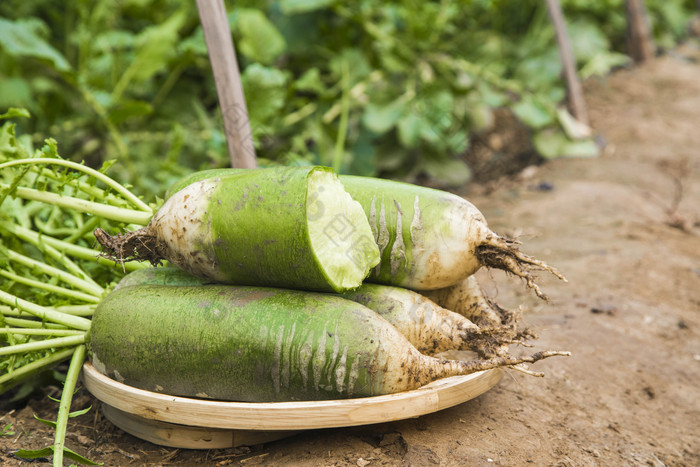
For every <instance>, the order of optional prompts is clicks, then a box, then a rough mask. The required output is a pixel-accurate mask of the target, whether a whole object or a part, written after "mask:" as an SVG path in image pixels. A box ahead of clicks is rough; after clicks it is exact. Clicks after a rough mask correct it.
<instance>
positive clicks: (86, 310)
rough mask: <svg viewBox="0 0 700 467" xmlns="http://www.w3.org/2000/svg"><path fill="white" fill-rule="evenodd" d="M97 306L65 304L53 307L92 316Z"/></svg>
mask: <svg viewBox="0 0 700 467" xmlns="http://www.w3.org/2000/svg"><path fill="white" fill-rule="evenodd" d="M95 306H96V305H64V306H57V307H53V309H54V310H56V311H60V312H61V313H67V314H69V315H74V316H92V314H93V313H94V312H95Z"/></svg>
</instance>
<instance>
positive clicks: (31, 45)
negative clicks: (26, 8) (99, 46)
mask: <svg viewBox="0 0 700 467" xmlns="http://www.w3.org/2000/svg"><path fill="white" fill-rule="evenodd" d="M42 26H43V23H42V22H41V21H39V20H38V19H36V18H30V19H26V20H25V19H20V20H17V21H10V20H7V19H4V18H0V46H2V48H3V49H4V50H5V53H7V54H8V55H11V56H15V57H34V58H38V59H41V60H46V61H48V62H50V63H51V64H52V65H53V67H54V68H55V69H56V70H58V71H61V72H68V71H71V66H70V64H69V63H68V61H67V60H66V58H65V57H64V56H63V55H61V53H60V52H59V51H57V50H56V49H54V48H53V47H51V46H50V45H49V44H48V43H47V42H46V41H45V40H44V39H43V38H42V37H41V36H40V35H39V29H40V28H41V27H42Z"/></svg>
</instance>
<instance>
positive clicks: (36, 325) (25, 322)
mask: <svg viewBox="0 0 700 467" xmlns="http://www.w3.org/2000/svg"><path fill="white" fill-rule="evenodd" d="M0 313H2V314H3V320H4V323H5V324H7V325H9V326H17V327H18V328H21V327H24V328H32V329H56V330H59V329H66V326H64V325H62V324H56V323H46V322H43V321H36V320H33V319H24V318H15V317H14V316H18V315H19V313H17V314H12V313H14V309H13V308H12V307H9V306H5V305H0Z"/></svg>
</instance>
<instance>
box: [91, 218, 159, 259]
mask: <svg viewBox="0 0 700 467" xmlns="http://www.w3.org/2000/svg"><path fill="white" fill-rule="evenodd" d="M94 235H95V238H96V239H97V242H98V243H99V244H100V245H101V246H102V253H101V254H100V256H102V257H104V258H108V259H110V260H112V261H114V262H115V263H119V264H124V263H126V262H127V261H148V262H150V263H151V265H153V266H158V265H160V264H161V261H162V260H163V259H165V257H164V254H163V253H164V251H165V247H164V245H163V244H162V243H161V242H159V241H158V239H157V238H156V237H155V235H151V234H150V231H149V229H148V227H144V228H142V229H139V230H136V231H134V232H128V233H125V234H124V235H114V236H112V235H109V234H108V233H107V232H105V231H104V230H102V229H95V231H94Z"/></svg>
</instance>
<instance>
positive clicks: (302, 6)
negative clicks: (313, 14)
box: [279, 0, 335, 15]
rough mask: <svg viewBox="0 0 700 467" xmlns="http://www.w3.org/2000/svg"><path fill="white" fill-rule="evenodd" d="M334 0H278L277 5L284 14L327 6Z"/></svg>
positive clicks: (305, 11) (306, 11) (304, 11)
mask: <svg viewBox="0 0 700 467" xmlns="http://www.w3.org/2000/svg"><path fill="white" fill-rule="evenodd" d="M334 3H335V0H280V1H279V5H280V9H281V10H282V13H284V14H285V15H294V14H298V13H308V12H310V11H315V10H320V9H321V8H328V7H329V6H331V5H333V4H334Z"/></svg>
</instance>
